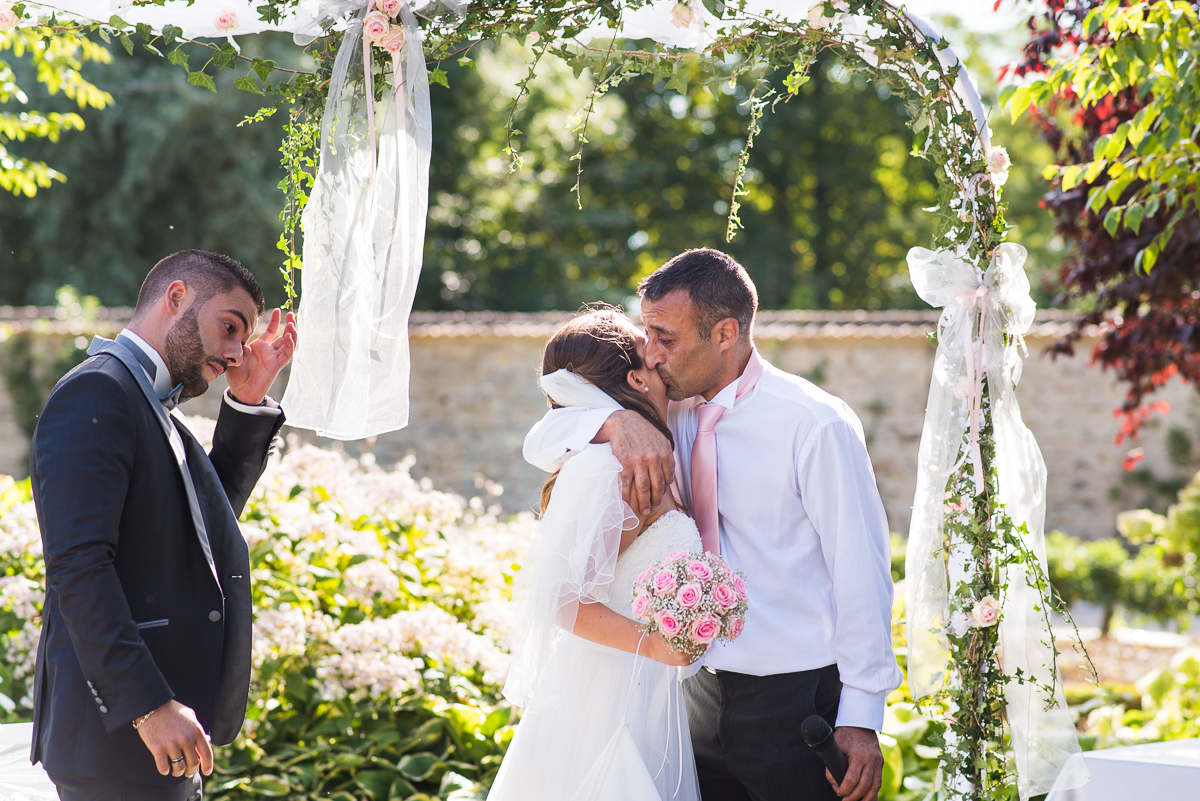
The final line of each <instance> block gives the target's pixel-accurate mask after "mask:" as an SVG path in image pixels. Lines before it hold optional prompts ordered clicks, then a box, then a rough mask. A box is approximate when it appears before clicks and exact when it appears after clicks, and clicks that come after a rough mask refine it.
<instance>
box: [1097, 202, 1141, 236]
mask: <svg viewBox="0 0 1200 801" xmlns="http://www.w3.org/2000/svg"><path fill="white" fill-rule="evenodd" d="M1145 213H1146V210H1145V209H1143V208H1142V204H1141V203H1134V204H1133V205H1132V206H1130V207H1129V209H1128V210H1127V211H1126V212H1125V225H1127V226H1129V227H1130V228H1132V229H1133V232H1134V233H1135V234H1136V233H1138V232H1139V231H1141V230H1142V217H1143V216H1144V215H1145ZM1106 222H1107V221H1106ZM1106 227H1107V226H1106Z"/></svg>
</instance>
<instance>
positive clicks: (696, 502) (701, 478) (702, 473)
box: [691, 350, 763, 554]
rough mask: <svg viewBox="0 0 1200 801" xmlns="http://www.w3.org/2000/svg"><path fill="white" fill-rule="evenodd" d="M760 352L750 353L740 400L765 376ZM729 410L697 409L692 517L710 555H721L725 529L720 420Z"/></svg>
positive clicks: (740, 384)
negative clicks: (721, 508)
mask: <svg viewBox="0 0 1200 801" xmlns="http://www.w3.org/2000/svg"><path fill="white" fill-rule="evenodd" d="M762 370H763V367H762V361H760V360H759V358H758V351H757V350H754V351H751V352H750V361H749V362H748V363H747V364H746V369H745V370H743V371H742V377H741V379H740V380H739V381H738V390H737V395H736V396H734V397H735V399H736V398H740V397H742V396H743V395H745V394H746V393H747V392H749V391H750V389H751V388H752V387H753V386H754V385H755V384H756V383H758V378H759V376H761V375H762ZM724 411H725V407H724V406H721V405H720V404H718V403H712V402H708V403H702V404H700V405H699V406H697V407H696V415H697V417H698V418H699V422H700V425H699V428H698V429H697V430H696V441H695V442H694V443H692V463H691V469H692V514H693V516H695V518H696V527H697V528H698V529H700V541H701V542H702V543H703V544H704V550H706V551H708V552H709V553H715V554H719V553H721V529H720V522H719V521H718V517H717V421H718V420H720V419H721V414H722V413H724Z"/></svg>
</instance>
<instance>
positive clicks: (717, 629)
mask: <svg viewBox="0 0 1200 801" xmlns="http://www.w3.org/2000/svg"><path fill="white" fill-rule="evenodd" d="M720 633H721V621H720V620H719V619H718V618H717V617H716V615H708V614H705V615H700V617H698V618H696V619H695V620H693V621H692V629H691V635H692V639H693V640H695V641H696V642H699V643H704V644H705V645H707V644H708V643H710V642H712V641H713V640H715V639H717V635H718V634H720Z"/></svg>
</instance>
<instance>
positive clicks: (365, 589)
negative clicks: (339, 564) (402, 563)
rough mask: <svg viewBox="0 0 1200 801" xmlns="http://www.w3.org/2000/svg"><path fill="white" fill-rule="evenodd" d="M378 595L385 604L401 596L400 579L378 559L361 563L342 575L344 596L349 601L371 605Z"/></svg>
mask: <svg viewBox="0 0 1200 801" xmlns="http://www.w3.org/2000/svg"><path fill="white" fill-rule="evenodd" d="M376 593H378V594H379V600H381V601H383V602H384V603H387V602H389V601H394V600H396V598H398V597H399V596H400V579H399V578H397V577H396V574H395V573H393V572H392V570H391V568H389V567H388V566H387V565H385V564H384V563H383V562H380V561H379V560H378V559H368V560H367V561H365V562H359V563H358V564H357V565H354V566H352V567H350V568H349V569H348V570H346V572H345V573H344V574H343V575H342V594H343V595H345V596H346V598H348V599H349V600H351V601H358V602H360V603H364V604H365V603H371V602H372V601H374V600H375V595H376Z"/></svg>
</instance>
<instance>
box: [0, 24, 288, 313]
mask: <svg viewBox="0 0 1200 801" xmlns="http://www.w3.org/2000/svg"><path fill="white" fill-rule="evenodd" d="M189 47H191V46H189ZM242 48H243V50H244V51H245V52H246V54H247V55H248V56H262V57H264V58H272V59H274V60H276V61H278V62H280V63H282V64H285V65H289V64H290V65H295V64H296V63H297V62H298V61H299V60H300V58H301V53H300V52H299V51H298V49H297V48H296V47H295V46H294V45H293V44H292V43H291V39H290V37H286V36H282V35H261V36H247V37H245V38H244V41H243V43H242ZM110 51H112V56H113V57H112V58H111V63H107V64H106V65H105V66H103V67H102V68H97V69H96V72H97V75H98V77H97V78H96V82H97V83H98V84H99V85H100V86H101V87H102V88H103V89H105V90H107V92H108V93H109V94H110V95H111V96H112V97H113V98H114V102H113V104H112V105H111V106H110V107H108V108H105V109H103V110H92V111H88V112H85V113H84V115H83V117H84V120H85V121H86V124H87V135H86V136H77V137H74V138H73V139H72V140H71V141H66V140H64V141H63V142H62V143H61V144H59V145H56V146H53V153H54V158H55V160H56V163H57V164H58V166H59V169H61V170H62V171H63V172H64V173H66V174H67V175H69V176H70V183H69V185H66V186H55V187H53V188H51V189H49V190H44V191H42V192H39V193H38V194H37V196H36V197H32V198H2V197H0V302H7V303H34V304H39V305H48V304H51V303H53V298H54V292H55V290H56V289H57V288H58V287H59V286H62V285H64V284H70V285H72V286H74V287H76V288H78V290H79V291H80V292H82V293H83V294H87V295H97V296H98V297H100V298H101V300H102V301H103V302H104V303H105V304H106V305H126V304H132V303H133V302H134V301H135V300H136V299H137V291H138V288H139V287H140V286H141V282H142V279H143V278H144V277H145V275H146V272H147V271H148V270H149V268H150V267H151V266H152V265H153V264H154V263H155V262H156V261H157V260H158V259H160V258H162V257H163V256H165V255H167V254H168V253H172V252H174V251H177V250H182V249H184V248H189V247H199V248H204V249H208V250H215V251H220V252H224V253H228V254H229V255H231V256H234V257H236V258H238V259H240V260H242V261H243V262H244V263H245V264H246V265H247V266H248V267H249V268H250V269H251V270H252V271H253V272H254V273H255V274H256V275H257V276H258V279H259V281H260V282H261V283H262V284H263V287H264V289H265V290H266V291H267V296H268V301H269V302H272V303H279V302H281V301H282V300H283V290H282V285H281V280H280V278H279V271H278V265H279V262H280V254H279V252H278V251H277V250H276V249H275V243H276V241H277V240H278V238H279V234H280V231H281V230H282V223H281V222H280V221H279V209H280V207H281V205H282V198H283V196H282V194H281V193H280V192H279V190H278V189H277V184H278V182H279V180H280V179H281V178H282V177H283V172H282V170H281V168H280V167H279V142H280V140H281V138H282V129H281V123H282V116H283V115H282V114H280V115H276V117H273V118H270V119H268V120H266V121H265V122H261V123H255V124H253V125H241V126H239V123H240V122H241V121H242V120H243V119H244V118H245V117H246V116H247V115H249V114H252V113H254V112H255V111H256V110H257V109H258V108H259V107H260V106H261V105H262V104H263V99H262V98H261V97H258V96H255V95H252V94H250V93H248V92H243V91H238V90H236V89H235V88H234V87H233V80H234V78H235V76H234V75H233V74H232V73H229V72H223V73H221V74H220V75H218V76H216V80H217V84H218V88H219V90H220V91H218V92H216V93H213V92H210V91H208V90H207V89H204V88H201V87H197V86H192V85H189V84H188V83H187V81H186V76H185V75H184V74H183V72H182V71H181V70H180V69H179V68H178V67H176V66H174V65H172V64H170V63H168V62H167V60H166V59H163V58H159V57H157V56H155V55H153V54H151V53H148V52H145V51H142V50H140V49H139V50H136V51H135V53H134V55H132V56H129V55H126V53H125V52H124V50H122V49H121V48H120V45H119V44H116V43H115V42H114V44H113V45H111V46H109V50H102V51H101V52H104V53H105V56H106V57H108V56H109V53H110ZM22 66H24V67H25V68H26V69H31V68H32V65H22ZM52 101H53V98H51V99H48V100H47V101H46V102H47V104H49V103H51V102H52ZM60 102H61V101H60ZM29 150H30V152H31V153H34V154H35V155H36V156H38V157H47V158H48V157H49V152H50V146H49V145H48V144H47V143H44V142H37V143H31V144H30V147H29ZM43 154H45V155H43Z"/></svg>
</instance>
